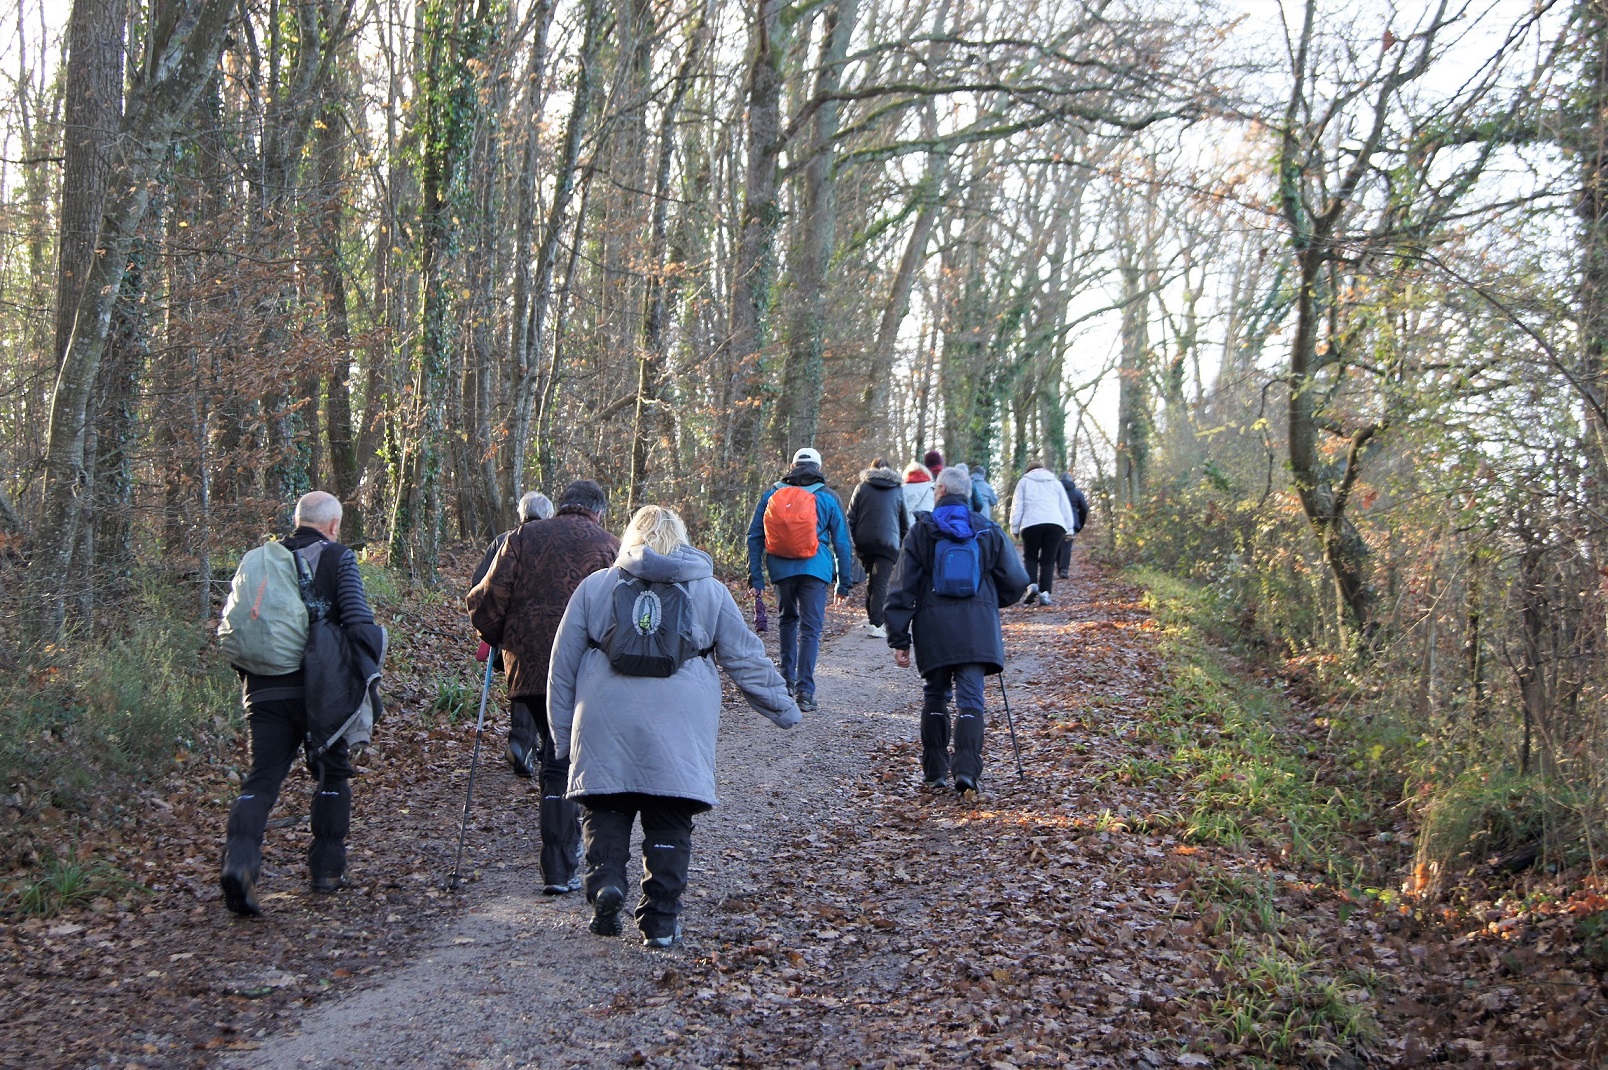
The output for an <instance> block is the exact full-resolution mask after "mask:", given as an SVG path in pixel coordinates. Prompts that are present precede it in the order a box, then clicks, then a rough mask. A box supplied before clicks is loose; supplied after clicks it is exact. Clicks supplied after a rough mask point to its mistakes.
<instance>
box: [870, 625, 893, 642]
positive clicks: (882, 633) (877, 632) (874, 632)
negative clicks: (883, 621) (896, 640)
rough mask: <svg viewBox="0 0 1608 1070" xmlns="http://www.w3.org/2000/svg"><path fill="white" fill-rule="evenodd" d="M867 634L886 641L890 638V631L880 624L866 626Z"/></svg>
mask: <svg viewBox="0 0 1608 1070" xmlns="http://www.w3.org/2000/svg"><path fill="white" fill-rule="evenodd" d="M866 634H868V635H869V636H871V638H873V639H886V638H887V637H888V629H886V628H884V627H883V626H882V625H880V624H868V625H866Z"/></svg>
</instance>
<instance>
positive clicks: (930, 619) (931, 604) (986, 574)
mask: <svg viewBox="0 0 1608 1070" xmlns="http://www.w3.org/2000/svg"><path fill="white" fill-rule="evenodd" d="M938 504H939V505H940V506H944V505H962V506H964V505H967V504H968V503H967V500H966V496H965V495H960V494H950V495H945V496H944V497H943V498H940V499H939V500H938ZM971 526H972V530H973V531H975V532H977V539H978V543H979V546H978V551H979V554H980V556H981V558H982V570H983V575H982V582H981V583H980V584H978V586H977V593H976V594H975V595H973V596H972V597H970V598H945V597H944V596H942V595H939V594H937V593H936V592H934V591H933V589H932V582H931V579H930V576H931V572H932V558H933V549H934V545H933V544H934V543H935V541H936V540H937V537H938V529H937V527H936V526H935V525H934V523H933V519H932V514H931V513H917V514H916V519H915V523H914V524H912V525H911V528H910V533H909V534H908V535H906V536H905V541H904V549H903V550H902V552H901V553H900V554H899V564H898V566H897V567H896V568H895V570H894V573H893V580H892V581H891V582H890V583H889V586H888V601H887V606H886V608H885V612H886V613H887V620H888V645H889V646H890V647H892V648H894V649H895V650H905V649H908V648H909V647H910V646H911V645H912V642H914V645H915V649H916V668H917V669H919V670H920V671H921V673H922V675H926V674H927V673H930V672H932V671H933V670H934V669H942V668H946V667H948V666H950V665H982V666H984V668H985V671H986V672H989V673H997V672H1000V671H1001V670H1003V669H1004V667H1005V641H1004V639H1003V637H1002V636H1001V635H1000V631H999V611H1000V608H1001V607H1003V606H1009V605H1014V604H1015V603H1017V602H1019V601H1020V600H1021V598H1022V594H1023V592H1025V591H1026V590H1027V584H1028V578H1027V570H1026V569H1024V568H1023V567H1022V561H1021V558H1019V557H1017V556H1016V547H1015V545H1013V544H1012V542H1011V540H1010V539H1008V538H1006V537H1005V533H1004V532H1003V531H1001V530H1000V527H999V525H998V524H996V523H994V522H993V521H992V520H990V519H988V518H987V517H986V516H983V515H982V514H981V513H977V512H973V513H972V514H971Z"/></svg>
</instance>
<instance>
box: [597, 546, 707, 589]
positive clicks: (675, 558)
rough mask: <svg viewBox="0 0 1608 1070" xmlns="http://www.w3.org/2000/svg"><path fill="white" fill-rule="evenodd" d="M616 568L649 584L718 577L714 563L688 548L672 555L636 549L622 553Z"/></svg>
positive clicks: (637, 547)
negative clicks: (715, 575)
mask: <svg viewBox="0 0 1608 1070" xmlns="http://www.w3.org/2000/svg"><path fill="white" fill-rule="evenodd" d="M615 565H616V566H618V567H619V568H622V569H624V570H625V571H626V572H629V573H630V574H631V575H633V576H635V577H636V578H637V579H641V580H647V581H648V582H649V583H686V582H687V581H689V580H702V579H708V578H709V577H710V576H713V575H714V574H715V562H714V560H713V559H712V558H711V557H710V556H709V555H708V554H706V553H704V552H703V551H702V550H700V549H698V548H697V547H695V546H688V545H686V544H682V545H681V546H678V547H676V548H675V551H674V552H673V553H669V554H661V553H657V552H655V551H654V550H653V549H652V548H651V547H649V546H647V545H642V546H633V547H631V548H630V549H629V550H622V551H620V557H619V560H618V561H616V562H615Z"/></svg>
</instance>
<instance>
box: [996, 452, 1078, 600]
mask: <svg viewBox="0 0 1608 1070" xmlns="http://www.w3.org/2000/svg"><path fill="white" fill-rule="evenodd" d="M1072 527H1073V519H1072V505H1071V503H1070V502H1068V501H1067V498H1066V491H1064V490H1062V489H1061V483H1060V481H1059V480H1058V479H1056V478H1055V475H1054V473H1052V472H1051V471H1050V470H1049V469H1048V468H1045V467H1044V462H1043V461H1031V462H1029V464H1028V466H1027V471H1025V472H1023V473H1022V478H1021V479H1019V480H1017V481H1016V492H1015V493H1014V494H1012V495H1011V534H1012V535H1017V536H1020V537H1021V540H1022V558H1023V560H1024V562H1025V563H1026V565H1027V575H1028V579H1029V580H1030V581H1031V582H1030V583H1029V584H1028V587H1027V597H1026V599H1025V601H1026V603H1027V604H1028V605H1032V604H1033V603H1034V602H1035V601H1036V602H1037V603H1038V604H1039V605H1041V606H1047V605H1049V604H1050V601H1051V599H1050V591H1051V589H1052V588H1053V587H1054V585H1055V554H1056V551H1057V550H1058V549H1059V548H1060V546H1061V539H1062V537H1063V536H1065V535H1066V533H1067V532H1068V531H1071V530H1072Z"/></svg>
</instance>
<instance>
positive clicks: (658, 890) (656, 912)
mask: <svg viewBox="0 0 1608 1070" xmlns="http://www.w3.org/2000/svg"><path fill="white" fill-rule="evenodd" d="M580 802H581V806H582V807H583V808H584V809H583V811H582V814H581V834H582V836H583V837H584V839H585V843H586V901H587V902H588V903H590V902H591V901H592V900H594V899H596V898H597V893H598V892H600V891H602V890H603V889H604V888H608V887H610V886H612V887H615V888H618V889H620V890H621V891H622V892H623V891H624V890H625V863H626V860H627V859H628V858H629V857H630V854H631V825H632V823H633V822H634V821H635V820H636V819H637V817H638V816H640V817H641V819H642V899H641V901H640V902H638V903H637V908H636V921H637V927H638V928H639V929H641V930H642V935H643V936H650V937H660V936H674V935H675V931H676V918H677V917H678V916H679V915H680V914H681V893H682V892H684V891H686V888H687V870H688V869H689V868H690V867H691V865H692V819H693V816H694V815H696V814H700V813H703V812H704V811H705V810H707V809H709V807H708V806H706V805H705V804H704V803H701V802H696V801H694V800H692V799H679V798H673V797H669V796H664V795H643V794H640V793H638V792H629V793H623V794H619V795H588V796H585V797H584V798H582V799H581V800H580Z"/></svg>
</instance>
